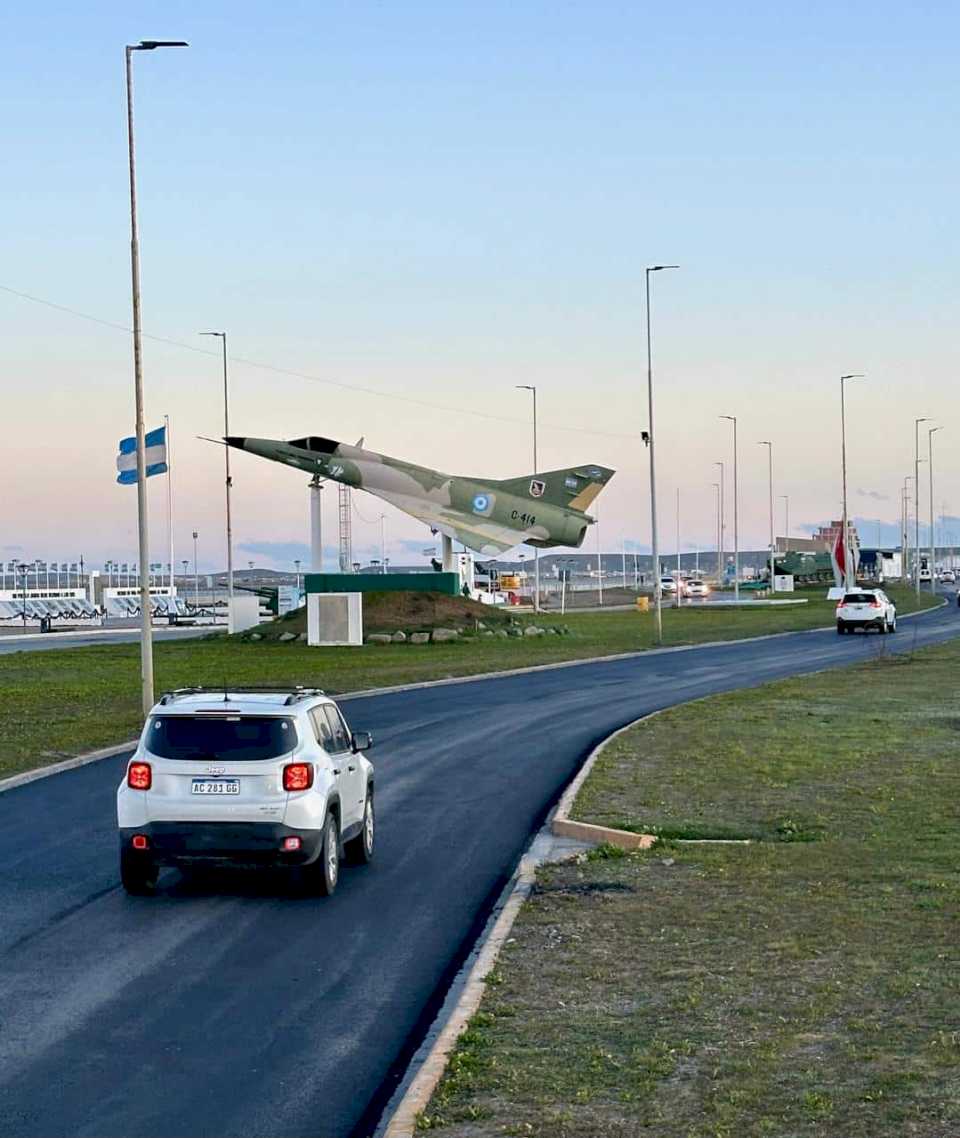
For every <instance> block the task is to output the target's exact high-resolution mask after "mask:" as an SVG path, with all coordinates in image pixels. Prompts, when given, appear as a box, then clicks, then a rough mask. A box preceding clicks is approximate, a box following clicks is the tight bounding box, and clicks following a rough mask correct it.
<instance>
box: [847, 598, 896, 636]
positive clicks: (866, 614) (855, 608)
mask: <svg viewBox="0 0 960 1138" xmlns="http://www.w3.org/2000/svg"><path fill="white" fill-rule="evenodd" d="M857 628H862V629H863V630H864V632H866V631H867V630H868V629H870V628H875V629H876V630H877V631H878V632H896V631H897V606H896V605H895V604H894V603H893V601H891V600H890V598H889V597H888V596H887V594H886V593H885V592H884V591H883V590H882V589H848V590H847V592H845V593H844V594H843V596H842V597H841V598H840V600H839V601H838V602H837V632H838V634H841V635H842V634H843V633H844V632H853V631H854V630H855V629H857Z"/></svg>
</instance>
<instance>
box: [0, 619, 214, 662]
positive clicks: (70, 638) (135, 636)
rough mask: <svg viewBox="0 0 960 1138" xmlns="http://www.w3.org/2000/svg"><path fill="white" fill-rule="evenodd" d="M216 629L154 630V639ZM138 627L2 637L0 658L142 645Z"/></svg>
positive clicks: (187, 637) (187, 638) (187, 635)
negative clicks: (69, 650)
mask: <svg viewBox="0 0 960 1138" xmlns="http://www.w3.org/2000/svg"><path fill="white" fill-rule="evenodd" d="M216 631H217V629H216V628H211V627H209V626H206V627H204V626H201V627H199V628H155V629H154V630H153V637H154V639H155V640H189V639H190V638H191V637H195V636H206V635H207V634H208V633H210V632H216ZM139 643H140V629H139V628H104V629H78V630H77V631H76V632H48V633H45V634H44V633H40V632H34V633H27V634H26V635H15V634H9V633H6V634H4V635H2V636H0V656H2V655H6V653H8V652H41V651H42V652H49V651H51V650H55V649H57V648H91V647H94V646H95V645H98V644H139Z"/></svg>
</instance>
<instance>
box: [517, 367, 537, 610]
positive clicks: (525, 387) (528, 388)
mask: <svg viewBox="0 0 960 1138" xmlns="http://www.w3.org/2000/svg"><path fill="white" fill-rule="evenodd" d="M514 386H515V388H516V390H517V391H529V392H530V394H531V395H532V396H533V475H534V477H536V476H537V472H538V470H539V465H540V464H539V460H538V458H537V389H536V387H532V386H531V385H530V384H529V383H517V384H515V385H514ZM533 611H534V612H539V611H540V549H539V548H538V547H537V546H536V545H535V546H534V547H533Z"/></svg>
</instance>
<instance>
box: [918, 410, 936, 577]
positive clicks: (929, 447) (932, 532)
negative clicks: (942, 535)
mask: <svg viewBox="0 0 960 1138" xmlns="http://www.w3.org/2000/svg"><path fill="white" fill-rule="evenodd" d="M939 430H940V428H939V427H930V428H929V430H928V431H927V469H928V471H929V474H930V592H931V593H934V594H935V593H936V591H937V574H936V555H937V548H936V546H937V541H936V530H935V528H934V522H933V436H934V435H935V434H936V433H937V431H939ZM917 512H918V513H919V511H917Z"/></svg>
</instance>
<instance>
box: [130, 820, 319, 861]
mask: <svg viewBox="0 0 960 1138" xmlns="http://www.w3.org/2000/svg"><path fill="white" fill-rule="evenodd" d="M134 834H143V835H144V836H145V837H146V839H147V841H148V843H149V844H148V848H147V850H145V851H144V856H146V857H149V858H151V860H153V861H155V862H157V863H158V864H159V865H190V864H208V865H213V864H218V863H219V864H230V865H255V866H271V865H276V866H285V865H286V866H294V865H308V864H309V863H310V862H312V861H315V860H316V859H317V858H318V857H319V856H320V848H321V846H322V844H323V831H322V830H298V829H295V828H294V827H292V826H285V825H283V823H281V822H148V823H146V824H145V825H143V826H131V827H121V829H120V846H121V848H122V849H132V841H133V836H134ZM286 838H299V839H300V849H299V850H291V851H288V850H284V849H283V843H284V840H285V839H286Z"/></svg>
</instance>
